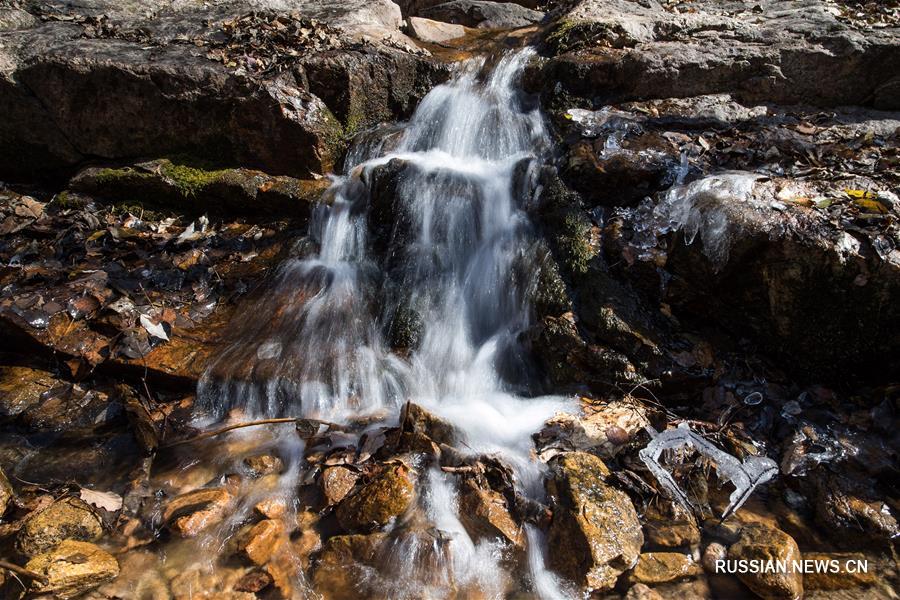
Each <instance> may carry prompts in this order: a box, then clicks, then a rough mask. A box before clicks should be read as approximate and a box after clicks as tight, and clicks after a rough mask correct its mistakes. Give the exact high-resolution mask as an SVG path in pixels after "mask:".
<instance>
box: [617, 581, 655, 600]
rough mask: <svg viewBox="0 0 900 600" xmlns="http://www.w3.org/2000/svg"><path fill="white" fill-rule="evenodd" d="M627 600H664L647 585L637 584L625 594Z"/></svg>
mask: <svg viewBox="0 0 900 600" xmlns="http://www.w3.org/2000/svg"><path fill="white" fill-rule="evenodd" d="M625 600H663V597H662V595H660V593H659V592H656V591H654V590H653V589H651V588H650V587H648V586H647V585H646V584H643V583H636V584H634V585H633V586H631V587H630V588H628V591H627V592H626V593H625Z"/></svg>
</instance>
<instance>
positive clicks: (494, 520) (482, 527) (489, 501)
mask: <svg viewBox="0 0 900 600" xmlns="http://www.w3.org/2000/svg"><path fill="white" fill-rule="evenodd" d="M459 515H460V520H461V521H462V523H463V525H464V526H465V528H466V531H467V532H468V533H469V535H470V536H471V537H472V539H476V540H477V539H482V538H486V539H497V538H500V539H502V540H504V541H506V542H509V543H510V544H512V545H513V546H516V547H518V548H523V547H524V544H525V536H524V535H523V531H522V529H521V528H520V527H519V524H518V523H516V521H515V520H514V519H513V518H512V515H511V514H510V512H509V507H508V506H507V502H506V498H504V497H503V495H502V494H500V493H499V492H496V491H494V490H492V489H490V488H487V487H485V486H481V485H478V484H477V483H476V482H475V481H473V480H471V479H468V480H466V481H464V482H463V483H462V484H461V485H460V492H459Z"/></svg>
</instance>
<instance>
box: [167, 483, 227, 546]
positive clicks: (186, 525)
mask: <svg viewBox="0 0 900 600" xmlns="http://www.w3.org/2000/svg"><path fill="white" fill-rule="evenodd" d="M231 499H232V496H231V494H230V493H229V492H228V491H227V490H225V489H223V488H209V489H200V490H195V491H193V492H188V493H186V494H182V495H180V496H176V497H175V498H173V499H172V500H170V501H169V502H168V504H166V507H165V509H163V515H162V516H163V521H164V522H166V523H168V525H169V527H171V528H172V530H173V531H175V532H176V533H177V534H178V535H180V536H182V537H194V536H196V535H197V534H199V533H200V532H201V531H203V530H204V529H206V528H207V527H210V526H212V525H215V524H216V523H218V522H219V521H221V520H222V518H223V517H224V516H225V510H226V509H227V508H228V506H229V504H230V503H231Z"/></svg>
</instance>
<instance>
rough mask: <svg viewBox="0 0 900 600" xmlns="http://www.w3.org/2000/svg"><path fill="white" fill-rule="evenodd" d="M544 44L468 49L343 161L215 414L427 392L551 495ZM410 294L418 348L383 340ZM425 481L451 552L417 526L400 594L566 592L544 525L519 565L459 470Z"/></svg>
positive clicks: (201, 399) (479, 448)
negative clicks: (538, 346) (436, 546)
mask: <svg viewBox="0 0 900 600" xmlns="http://www.w3.org/2000/svg"><path fill="white" fill-rule="evenodd" d="M529 56H530V52H529V51H521V52H517V53H514V54H509V55H507V56H506V57H504V58H503V59H502V60H500V61H499V63H498V64H497V65H496V66H495V67H494V68H493V69H492V70H490V71H488V70H487V68H486V67H485V65H484V62H483V60H473V61H470V62H468V63H466V64H464V65H462V66H461V68H460V70H459V71H458V73H457V75H456V76H455V77H454V78H453V79H452V80H451V81H450V82H449V83H447V84H444V85H441V86H438V87H437V88H435V89H434V90H432V91H431V92H430V93H429V94H428V95H427V96H426V97H425V98H424V99H423V101H422V102H421V104H420V106H419V107H418V109H417V110H416V112H415V114H414V116H413V117H412V119H411V121H410V122H409V123H408V124H407V125H406V126H404V127H402V129H401V130H400V132H399V138H398V137H397V134H396V131H395V132H394V133H393V134H391V135H388V136H386V137H385V138H383V139H376V140H375V142H374V143H371V142H370V143H368V144H359V145H357V146H356V147H355V148H354V149H353V150H351V152H350V154H349V156H348V159H347V163H348V164H347V167H346V169H345V171H346V174H345V175H344V176H342V177H338V178H335V181H334V184H333V186H332V188H331V190H330V191H329V194H327V195H326V197H328V198H329V201H326V202H323V203H322V204H321V205H320V206H319V207H318V208H317V211H316V213H315V215H314V219H313V223H312V225H311V231H310V237H311V238H312V239H313V240H315V241H316V242H317V243H318V252H317V253H315V254H313V255H311V256H308V257H306V258H302V259H292V260H290V261H288V262H286V263H285V264H284V265H282V266H281V268H280V271H279V273H278V276H277V280H276V281H275V284H274V286H273V287H272V289H271V290H270V291H269V292H268V293H266V295H265V296H264V297H263V298H262V299H261V300H260V301H259V302H258V304H257V305H256V306H255V307H254V308H253V309H252V312H253V313H254V314H247V315H246V317H247V318H246V319H245V320H244V323H243V324H242V325H241V326H240V339H239V342H237V343H235V344H234V345H232V347H230V348H229V349H228V350H226V351H225V352H223V353H222V354H221V356H220V357H219V358H218V360H217V362H216V364H214V365H213V366H212V367H211V368H210V370H209V371H208V374H207V376H206V377H205V378H204V380H203V382H201V386H200V390H199V394H198V406H199V407H200V409H201V411H202V416H201V417H200V421H201V423H211V422H214V421H220V420H222V419H223V418H225V417H226V416H228V414H229V411H232V410H235V409H238V410H240V411H241V413H242V414H243V415H245V416H255V417H274V416H284V415H287V416H305V417H315V418H319V419H323V420H327V421H331V422H347V421H349V420H351V419H354V418H359V417H361V416H365V415H374V416H377V417H378V418H379V419H380V420H381V421H380V422H381V423H382V424H396V422H397V415H398V413H399V409H400V407H401V406H402V405H403V403H405V402H406V401H407V400H412V401H414V402H415V403H417V404H420V405H422V406H424V407H426V408H427V409H428V410H430V411H432V412H433V413H435V414H437V415H439V416H441V417H443V418H445V419H446V420H448V421H450V422H451V423H453V424H454V425H455V426H456V427H457V428H458V429H459V430H460V431H462V432H464V435H465V441H464V445H463V446H462V447H463V449H468V451H471V452H473V453H477V454H498V455H500V456H501V457H502V459H503V460H504V462H506V463H508V464H510V465H511V466H512V467H513V470H514V472H515V475H516V479H517V485H518V487H519V488H520V489H521V490H522V491H523V492H524V493H525V494H526V495H529V496H532V497H540V495H541V494H542V481H541V466H540V465H539V464H538V463H537V462H536V461H535V460H533V458H532V457H531V449H532V442H531V437H530V436H531V434H533V433H534V432H536V431H537V430H539V429H540V428H541V426H542V424H543V423H544V422H545V421H546V420H547V419H548V418H549V417H551V416H552V415H553V414H554V413H555V412H556V411H559V410H564V409H568V410H575V407H574V406H573V405H572V402H571V401H570V400H568V399H564V398H560V397H530V396H529V392H530V381H529V374H530V370H531V369H530V363H529V360H528V357H527V356H526V353H525V352H524V351H523V350H522V348H521V346H520V344H519V337H520V334H521V333H522V332H523V331H524V330H525V329H526V328H527V327H528V325H529V320H530V307H529V303H528V298H529V295H530V293H531V292H532V291H533V288H534V286H535V285H536V282H535V277H536V273H535V271H536V269H535V266H534V262H533V260H532V254H531V251H532V250H533V244H534V240H533V239H532V237H531V235H530V233H531V231H530V230H531V227H530V223H529V221H528V218H527V216H526V214H525V212H524V210H523V209H524V208H525V206H526V204H527V203H528V202H530V201H531V199H532V197H533V194H534V186H533V185H529V183H528V181H527V173H528V171H529V169H528V168H527V167H528V166H529V165H530V164H531V163H535V162H536V161H538V160H539V159H540V155H541V154H542V152H543V151H544V150H545V149H546V148H547V146H548V141H547V135H546V132H545V129H544V124H543V121H542V117H541V115H540V112H539V110H538V109H537V108H536V107H529V106H528V104H527V102H528V100H527V99H526V98H524V97H523V96H522V94H521V93H520V92H519V91H518V89H517V86H516V84H517V78H518V76H519V74H520V72H521V69H522V67H523V66H524V64H525V62H526V61H527V60H528V58H529ZM391 169H395V170H398V171H399V175H396V176H395V178H396V181H398V183H397V184H396V185H394V186H393V187H392V188H391V194H392V195H391V197H389V198H387V199H385V198H384V197H376V193H383V191H381V192H378V191H377V190H374V189H372V188H373V185H374V184H373V181H375V180H377V179H378V174H379V172H384V171H385V170H391ZM376 202H381V203H384V202H388V203H389V204H388V205H389V206H391V203H392V208H391V210H392V214H391V221H392V226H393V230H392V232H390V234H391V239H390V242H389V243H388V244H387V248H386V250H383V251H382V252H376V251H375V250H374V249H373V248H374V240H373V235H372V231H371V222H372V221H371V213H372V211H373V210H375V208H374V207H373V204H374V203H376ZM401 305H402V306H403V307H404V309H405V310H411V311H414V313H415V314H416V315H417V317H418V318H417V322H419V323H421V331H420V333H419V335H418V343H417V344H416V345H415V346H414V347H413V348H411V349H410V352H409V354H408V355H407V356H405V357H401V356H399V355H397V354H396V353H393V352H392V351H391V349H390V348H389V345H390V344H389V342H388V341H387V339H386V337H387V335H386V331H387V330H388V329H389V323H390V321H391V319H394V318H396V317H397V316H398V314H399V313H398V310H399V307H400V306H401ZM223 373H224V374H225V376H223ZM239 435H246V436H251V435H252V434H250V433H246V434H239ZM278 444H279V445H280V446H281V450H280V451H281V453H282V455H283V456H284V455H286V456H288V457H293V458H292V459H290V460H288V461H286V463H288V464H287V466H288V468H287V471H286V472H285V473H284V474H283V475H282V476H281V483H280V486H281V493H282V494H283V495H284V496H285V498H288V499H289V498H290V497H291V494H293V493H295V490H296V486H297V482H298V480H300V479H302V473H300V472H298V471H299V470H300V469H301V468H302V467H301V463H302V461H301V460H300V459H299V456H300V454H301V451H302V448H300V449H298V447H297V444H300V442H299V441H295V438H293V437H291V436H284V437H282V438H280V441H279V442H278ZM419 485H420V499H419V502H420V505H421V507H422V509H423V513H424V514H425V515H427V518H428V519H429V520H430V522H431V523H430V525H431V526H432V527H434V528H435V529H436V530H438V531H440V532H442V533H444V534H446V535H447V537H448V539H450V542H449V545H448V547H449V551H444V552H443V554H442V555H441V556H440V557H439V558H438V559H437V560H436V561H435V560H431V561H426V559H425V558H424V557H423V550H422V549H421V548H416V547H415V544H416V543H418V542H417V541H416V540H408V541H407V542H404V541H403V539H402V538H398V539H396V540H395V542H394V549H393V552H394V555H393V556H392V557H391V559H390V560H389V561H387V565H388V566H387V567H386V568H387V569H388V570H389V571H391V572H389V573H384V572H382V573H381V574H380V577H382V578H383V579H382V580H381V581H382V583H381V585H383V586H387V587H385V588H383V589H384V590H385V594H386V597H390V598H422V597H427V598H440V597H447V596H449V595H451V593H452V592H451V588H452V587H453V586H454V585H455V586H458V587H462V588H468V589H475V590H478V592H479V593H480V594H481V596H482V597H488V598H502V597H504V596H505V595H506V593H507V592H508V591H509V589H510V578H511V577H516V578H519V579H520V580H521V579H524V580H525V584H524V585H525V588H526V589H529V590H530V591H531V593H532V594H534V595H535V596H537V597H543V598H560V597H563V596H564V595H565V594H564V592H563V591H562V589H561V588H560V585H559V582H558V581H557V580H556V578H555V577H554V576H553V575H552V574H551V573H549V572H548V571H547V570H546V569H545V568H544V560H543V556H544V553H545V549H544V548H542V547H541V546H542V544H543V541H542V538H541V536H540V534H539V532H538V531H537V530H534V529H529V530H528V531H527V532H526V533H527V536H526V537H527V542H528V554H527V559H526V560H525V561H523V562H524V563H525V564H523V565H521V567H520V570H522V571H524V573H515V574H513V575H510V573H509V572H508V569H507V568H506V567H507V565H506V564H505V562H504V561H505V559H506V558H508V553H507V552H505V551H504V548H503V547H502V545H501V544H500V543H499V542H487V541H481V542H478V543H476V542H475V541H473V540H472V539H470V537H469V535H468V534H467V533H466V530H465V529H464V528H463V526H462V525H461V524H460V520H459V515H458V507H457V498H456V490H455V484H454V481H453V478H452V477H451V476H449V475H447V474H444V473H441V472H440V471H437V470H433V469H431V470H427V471H426V472H425V473H423V474H422V476H421V477H420V480H419ZM258 500H259V498H257V497H249V498H247V499H245V500H244V502H243V503H242V508H241V509H239V510H237V511H235V513H234V514H233V515H232V516H231V518H230V522H231V523H232V524H233V525H235V526H236V524H237V523H239V522H240V521H241V519H242V518H244V517H245V516H246V515H247V514H248V513H249V511H250V507H252V506H253V504H254V503H255V502H256V501H258ZM219 535H220V537H221V533H220V534H219Z"/></svg>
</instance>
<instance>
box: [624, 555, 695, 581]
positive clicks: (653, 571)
mask: <svg viewBox="0 0 900 600" xmlns="http://www.w3.org/2000/svg"><path fill="white" fill-rule="evenodd" d="M702 571H703V569H702V567H701V566H700V565H699V564H697V563H695V562H694V561H693V560H692V559H691V557H690V556H688V555H687V554H682V553H680V552H645V553H643V554H641V555H640V557H639V558H638V562H637V564H636V565H635V566H634V569H633V570H632V571H631V573H630V574H629V576H628V577H629V579H630V580H632V581H634V582H636V583H645V584H651V585H659V584H663V583H671V582H673V581H678V580H679V579H685V578H688V577H695V576H697V575H699V574H700V573H701V572H702Z"/></svg>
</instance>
